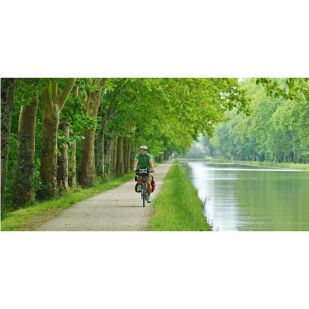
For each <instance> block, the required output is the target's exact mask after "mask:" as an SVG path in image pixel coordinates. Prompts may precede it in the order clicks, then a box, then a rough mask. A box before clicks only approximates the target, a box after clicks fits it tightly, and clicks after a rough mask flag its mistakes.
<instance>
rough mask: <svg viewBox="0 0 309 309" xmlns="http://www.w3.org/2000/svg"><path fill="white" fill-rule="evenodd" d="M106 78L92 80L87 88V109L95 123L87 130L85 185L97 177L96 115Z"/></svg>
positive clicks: (83, 174)
mask: <svg viewBox="0 0 309 309" xmlns="http://www.w3.org/2000/svg"><path fill="white" fill-rule="evenodd" d="M105 81H106V79H105V78H99V79H94V80H91V81H90V86H89V88H88V89H87V90H86V91H87V95H86V100H85V111H86V113H87V114H88V115H89V116H90V117H91V118H92V119H93V120H94V125H93V126H92V127H90V128H87V129H86V131H85V134H84V136H85V140H84V143H83V150H82V164H81V177H80V183H81V185H82V186H84V187H89V186H91V185H92V184H93V181H94V178H95V164H94V141H95V132H96V117H97V114H98V110H99V106H100V102H101V95H102V91H103V86H104V84H105Z"/></svg>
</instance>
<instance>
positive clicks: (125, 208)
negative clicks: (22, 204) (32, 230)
mask: <svg viewBox="0 0 309 309" xmlns="http://www.w3.org/2000/svg"><path fill="white" fill-rule="evenodd" d="M171 165H172V162H167V163H163V164H161V165H159V166H158V167H157V168H156V170H155V174H154V175H155V181H156V190H155V192H154V193H153V194H152V199H154V198H155V196H156V195H157V194H158V192H159V191H160V189H161V187H162V184H163V179H164V177H165V175H166V174H167V172H168V170H169V168H170V166H171ZM134 184H135V181H134V179H133V180H130V181H128V182H126V183H124V184H122V185H120V186H119V187H117V188H115V189H112V190H109V191H106V192H103V193H100V194H98V195H96V196H94V197H92V198H89V199H87V200H84V201H81V202H79V203H76V204H75V205H73V206H72V207H70V208H68V209H66V210H64V211H63V212H62V213H61V214H59V215H58V216H57V217H55V218H53V219H51V220H49V221H47V222H45V223H43V224H42V225H41V226H40V227H39V228H38V229H37V230H38V231H143V230H146V229H147V224H148V220H149V218H150V216H151V214H152V212H153V208H152V207H151V204H147V205H146V207H144V208H143V207H142V200H141V197H140V194H138V193H136V192H135V191H134Z"/></svg>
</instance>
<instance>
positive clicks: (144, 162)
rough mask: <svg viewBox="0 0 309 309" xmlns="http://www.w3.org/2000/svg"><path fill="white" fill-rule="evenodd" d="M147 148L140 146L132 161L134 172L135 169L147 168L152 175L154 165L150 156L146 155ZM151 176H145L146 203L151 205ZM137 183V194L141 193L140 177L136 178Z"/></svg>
mask: <svg viewBox="0 0 309 309" xmlns="http://www.w3.org/2000/svg"><path fill="white" fill-rule="evenodd" d="M147 150H148V148H147V146H146V145H142V146H141V147H140V153H139V154H137V155H136V157H135V159H134V170H135V171H136V170H137V168H147V169H149V170H150V172H151V173H154V164H153V159H152V155H151V154H149V153H147ZM151 179H152V177H151V175H148V176H147V202H148V203H151V200H150V194H151ZM137 183H138V192H140V191H141V184H142V176H138V177H137Z"/></svg>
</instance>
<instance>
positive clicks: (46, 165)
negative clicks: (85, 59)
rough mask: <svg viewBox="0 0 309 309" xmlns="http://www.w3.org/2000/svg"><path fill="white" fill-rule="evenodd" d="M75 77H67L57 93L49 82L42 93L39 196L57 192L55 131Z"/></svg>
mask: <svg viewBox="0 0 309 309" xmlns="http://www.w3.org/2000/svg"><path fill="white" fill-rule="evenodd" d="M74 83H75V78H69V79H67V82H66V85H65V88H64V89H63V91H62V92H61V94H59V93H58V85H57V83H55V82H50V85H49V88H48V89H45V90H44V92H43V95H42V112H43V116H42V136H41V151H42V152H41V180H42V187H41V189H40V194H39V195H40V197H41V198H51V197H54V196H55V195H56V194H57V132H58V124H59V115H60V112H61V110H62V108H63V106H64V104H65V102H66V101H67V99H68V96H69V94H70V92H71V90H72V88H73V86H74Z"/></svg>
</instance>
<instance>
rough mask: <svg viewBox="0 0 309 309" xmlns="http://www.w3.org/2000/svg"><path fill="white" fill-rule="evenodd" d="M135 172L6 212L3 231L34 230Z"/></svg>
mask: <svg viewBox="0 0 309 309" xmlns="http://www.w3.org/2000/svg"><path fill="white" fill-rule="evenodd" d="M132 177H134V176H133V174H126V175H124V176H122V177H119V178H115V179H111V180H109V181H102V180H99V179H96V181H95V183H94V186H93V187H91V188H87V189H81V188H77V189H75V190H71V191H68V192H66V193H64V194H63V195H62V196H61V197H60V198H57V199H53V200H50V201H44V202H36V203H35V204H33V205H31V206H28V207H25V208H21V209H18V210H16V211H13V212H8V213H5V214H4V218H3V220H1V230H2V231H33V230H35V229H36V228H37V227H38V226H39V225H41V224H42V223H44V222H46V221H48V220H49V219H51V218H54V217H55V216H57V215H58V214H59V213H60V212H62V211H63V210H64V209H66V208H69V207H70V206H72V205H73V204H75V203H77V202H80V201H82V200H85V199H87V198H90V197H92V196H94V195H96V194H98V193H101V192H104V191H107V190H110V189H113V188H116V187H118V186H119V185H121V184H122V183H124V182H126V181H128V180H130V179H132Z"/></svg>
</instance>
